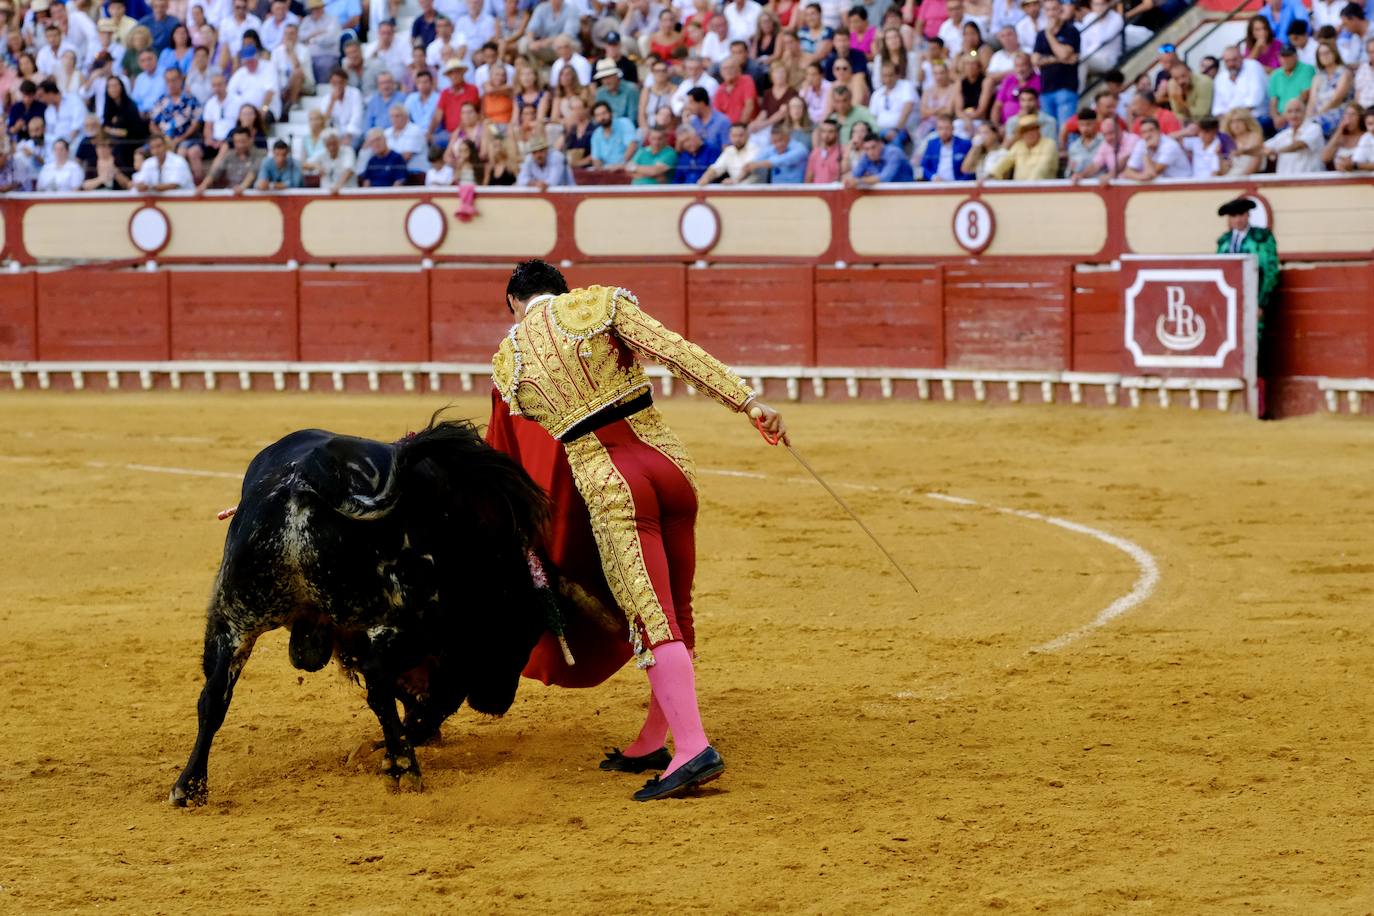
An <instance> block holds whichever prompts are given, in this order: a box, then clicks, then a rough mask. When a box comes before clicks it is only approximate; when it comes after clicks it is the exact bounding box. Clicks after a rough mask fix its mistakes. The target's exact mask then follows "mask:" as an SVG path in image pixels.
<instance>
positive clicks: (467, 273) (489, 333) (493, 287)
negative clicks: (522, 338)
mask: <svg viewBox="0 0 1374 916" xmlns="http://www.w3.org/2000/svg"><path fill="white" fill-rule="evenodd" d="M509 277H510V270H508V269H506V268H495V267H493V268H475V269H471V270H462V269H459V270H442V269H441V270H435V271H431V272H430V286H429V296H430V313H429V315H430V317H429V328H430V331H429V339H430V354H431V357H432V358H433V359H436V360H446V361H450V362H459V363H462V362H467V363H480V362H485V361H487V360H489V359H491V354H492V353H494V352H496V345H497V343H499V342H500V340H501V336H502V335H503V334H505V333H506V331H507V330H509V328H510V326H511V322H513V321H514V320H515V319H514V318H512V317H511V313H510V312H509V311H507V309H506V280H507V279H508V278H509Z"/></svg>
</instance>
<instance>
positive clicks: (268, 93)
mask: <svg viewBox="0 0 1374 916" xmlns="http://www.w3.org/2000/svg"><path fill="white" fill-rule="evenodd" d="M240 2H242V0H240ZM241 58H242V60H243V66H241V67H239V68H238V69H237V70H235V71H234V75H233V76H231V77H229V107H230V109H231V110H232V111H233V112H234V117H235V119H237V118H238V116H239V109H240V108H242V107H243V106H244V105H252V106H253V107H254V108H256V109H258V111H261V112H262V113H263V114H270V115H271V116H272V117H273V118H280V117H281V92H280V88H281V87H280V86H278V85H277V68H276V67H275V66H273V65H271V64H264V63H263V62H262V60H261V59H260V58H259V57H258V49H257V48H255V47H253V46H252V45H248V46H246V47H245V48H244V49H243V53H242V55H241Z"/></svg>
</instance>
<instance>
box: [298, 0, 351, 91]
mask: <svg viewBox="0 0 1374 916" xmlns="http://www.w3.org/2000/svg"><path fill="white" fill-rule="evenodd" d="M305 7H306V10H307V12H306V16H305V18H304V19H302V20H301V24H300V28H299V29H297V36H298V38H299V40H300V43H301V44H303V45H305V49H306V50H307V51H309V52H310V63H311V67H312V68H313V69H314V71H315V82H317V83H323V82H324V81H325V80H326V79H328V78H329V73H330V71H332V70H333V69H334V68H335V67H337V66H338V64H339V36H340V35H341V34H342V30H341V29H340V28H339V21H338V20H337V19H335V18H334V17H333V16H331V15H329V13H327V12H326V11H325V8H324V0H306V3H305Z"/></svg>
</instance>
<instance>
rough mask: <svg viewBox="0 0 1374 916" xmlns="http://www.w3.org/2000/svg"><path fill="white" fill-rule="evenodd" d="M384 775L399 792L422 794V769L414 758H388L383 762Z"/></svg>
mask: <svg viewBox="0 0 1374 916" xmlns="http://www.w3.org/2000/svg"><path fill="white" fill-rule="evenodd" d="M382 774H383V775H384V776H385V777H386V778H387V780H388V781H389V782H390V783H391V787H392V788H393V789H395V790H396V791H398V792H420V791H423V790H424V783H423V782H422V781H421V780H420V768H419V766H417V765H416V762H415V758H414V757H397V758H395V759H392V758H391V757H386V758H384V759H383V760H382Z"/></svg>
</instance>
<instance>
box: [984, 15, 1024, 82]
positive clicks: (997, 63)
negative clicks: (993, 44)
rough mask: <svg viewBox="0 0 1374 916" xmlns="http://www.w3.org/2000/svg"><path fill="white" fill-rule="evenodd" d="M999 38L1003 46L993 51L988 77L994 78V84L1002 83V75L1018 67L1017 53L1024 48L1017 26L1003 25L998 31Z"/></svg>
mask: <svg viewBox="0 0 1374 916" xmlns="http://www.w3.org/2000/svg"><path fill="white" fill-rule="evenodd" d="M997 40H998V41H999V42H1001V43H1002V47H1000V48H998V49H997V50H996V51H994V52H992V59H991V60H989V61H988V79H990V80H992V84H993V85H994V86H997V85H1000V84H1001V82H1002V77H1004V76H1006V75H1007V74H1008V73H1010V72H1011V71H1013V70H1015V69H1016V55H1017V54H1019V53H1021V51H1022V50H1023V49H1022V47H1021V36H1020V35H1018V34H1017V33H1016V27H1015V26H1011V25H1005V26H1003V27H1002V30H1001V31H1000V32H998V33H997Z"/></svg>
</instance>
